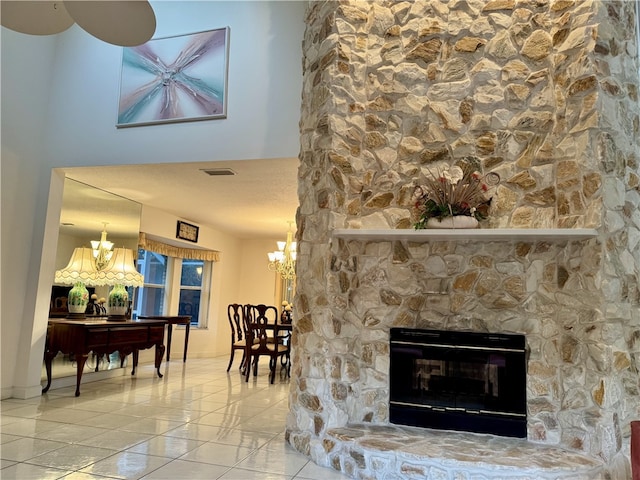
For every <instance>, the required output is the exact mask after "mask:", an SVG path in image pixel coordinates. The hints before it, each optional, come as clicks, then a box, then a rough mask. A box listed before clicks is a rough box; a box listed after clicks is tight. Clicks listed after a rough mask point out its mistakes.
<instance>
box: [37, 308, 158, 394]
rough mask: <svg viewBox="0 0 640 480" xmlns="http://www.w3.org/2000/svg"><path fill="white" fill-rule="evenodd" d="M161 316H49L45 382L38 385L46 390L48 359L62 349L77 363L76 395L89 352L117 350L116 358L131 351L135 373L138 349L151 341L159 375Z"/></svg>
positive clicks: (122, 358) (144, 347)
mask: <svg viewBox="0 0 640 480" xmlns="http://www.w3.org/2000/svg"><path fill="white" fill-rule="evenodd" d="M166 323H167V322H166V321H164V320H137V321H126V322H111V321H108V320H104V319H102V320H90V319H86V320H65V319H57V318H56V319H53V318H51V319H49V325H48V327H47V339H46V343H45V351H44V362H45V368H46V371H47V385H46V386H45V387H44V388H43V389H42V393H46V392H47V391H48V390H49V387H50V386H51V362H52V360H53V358H54V357H55V356H56V355H57V354H58V352H62V353H64V354H68V355H73V356H74V357H75V361H76V364H77V371H76V397H78V396H79V395H80V381H81V379H82V372H83V370H84V364H85V362H86V361H87V357H88V356H89V353H90V352H93V353H95V354H97V355H108V354H110V353H113V352H115V351H117V352H118V353H119V354H120V362H121V364H122V363H124V359H125V357H126V356H127V355H129V354H130V353H133V369H132V370H131V375H135V373H136V367H137V366H138V351H139V350H144V349H147V348H151V347H153V346H154V345H155V347H156V356H155V367H156V372H157V374H158V377H160V378H162V374H161V373H160V365H161V364H162V357H163V356H164V350H165V347H164V344H163V341H164V326H165V325H166Z"/></svg>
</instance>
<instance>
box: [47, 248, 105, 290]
mask: <svg viewBox="0 0 640 480" xmlns="http://www.w3.org/2000/svg"><path fill="white" fill-rule="evenodd" d="M96 273H97V272H96V269H95V265H94V263H93V254H92V252H91V249H90V248H85V247H79V248H76V249H74V250H73V254H72V255H71V259H70V260H69V264H68V265H67V266H66V267H64V268H63V269H62V270H56V276H55V278H54V280H53V283H56V284H59V285H73V284H74V283H77V282H82V283H85V284H90V285H93V284H94V282H95V275H96Z"/></svg>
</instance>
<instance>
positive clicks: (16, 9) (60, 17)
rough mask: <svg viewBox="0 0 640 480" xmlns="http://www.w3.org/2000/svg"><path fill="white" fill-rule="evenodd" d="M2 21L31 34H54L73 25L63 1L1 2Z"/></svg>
mask: <svg viewBox="0 0 640 480" xmlns="http://www.w3.org/2000/svg"><path fill="white" fill-rule="evenodd" d="M0 9H1V10H0V23H2V26H3V27H7V28H8V29H10V30H14V31H16V32H20V33H27V34H29V35H53V34H55V33H60V32H64V31H65V30H66V29H67V28H69V27H70V26H71V25H73V18H71V17H70V16H69V14H68V13H67V10H66V9H65V8H64V5H63V4H62V2H61V1H58V2H53V1H36V2H25V1H6V0H3V1H2V2H0Z"/></svg>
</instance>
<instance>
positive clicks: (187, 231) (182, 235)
mask: <svg viewBox="0 0 640 480" xmlns="http://www.w3.org/2000/svg"><path fill="white" fill-rule="evenodd" d="M199 231H200V227H198V226H196V225H191V224H190V223H187V222H183V221H181V220H178V226H177V228H176V238H179V239H181V240H188V241H189V242H193V243H197V242H198V232H199Z"/></svg>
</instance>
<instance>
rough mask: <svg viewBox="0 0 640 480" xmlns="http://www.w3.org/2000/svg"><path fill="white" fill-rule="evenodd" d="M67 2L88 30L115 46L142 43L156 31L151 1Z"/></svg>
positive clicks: (78, 21) (65, 3)
mask: <svg viewBox="0 0 640 480" xmlns="http://www.w3.org/2000/svg"><path fill="white" fill-rule="evenodd" d="M64 5H65V8H66V9H67V12H69V15H70V16H71V18H73V19H74V20H75V21H76V23H77V24H78V25H80V26H81V27H82V28H83V29H84V30H85V31H86V32H87V33H90V34H91V35H93V36H94V37H96V38H99V39H100V40H102V41H104V42H107V43H110V44H112V45H119V46H121V47H135V46H137V45H142V44H143V43H145V42H147V41H148V40H151V37H153V34H154V33H155V31H156V15H155V13H153V8H151V4H150V3H149V2H148V1H147V0H132V1H125V0H122V1H101V0H84V1H83V0H71V1H65V2H64Z"/></svg>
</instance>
